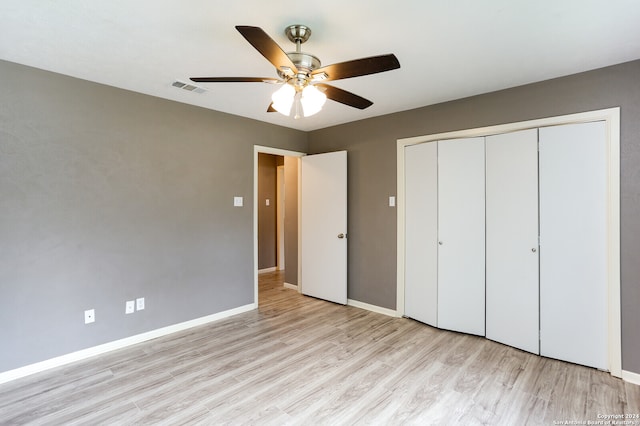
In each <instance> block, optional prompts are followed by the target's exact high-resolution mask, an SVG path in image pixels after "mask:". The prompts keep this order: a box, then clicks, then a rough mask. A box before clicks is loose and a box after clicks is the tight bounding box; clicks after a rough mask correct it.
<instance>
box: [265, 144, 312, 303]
mask: <svg viewBox="0 0 640 426" xmlns="http://www.w3.org/2000/svg"><path fill="white" fill-rule="evenodd" d="M258 154H272V155H280V156H283V157H298V158H300V157H304V156H305V155H307V154H306V153H305V152H298V151H290V150H287V149H280V148H272V147H269V146H261V145H254V146H253V303H254V305H255V306H256V308H257V307H258ZM300 171H301V168H300V161H298V274H297V275H298V292H300V291H301V290H302V282H301V269H300V263H301V256H300V254H301V250H300V238H301V233H300V224H301V223H302V221H301V208H300V198H301V190H302V188H301V185H300V184H299V183H300V175H301V173H300Z"/></svg>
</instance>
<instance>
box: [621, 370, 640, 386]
mask: <svg viewBox="0 0 640 426" xmlns="http://www.w3.org/2000/svg"><path fill="white" fill-rule="evenodd" d="M622 380H624V381H625V382H629V383H633V384H634V385H640V374H638V373H632V372H631V371H624V370H622Z"/></svg>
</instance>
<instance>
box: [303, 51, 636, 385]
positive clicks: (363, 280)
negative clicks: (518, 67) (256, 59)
mask: <svg viewBox="0 0 640 426" xmlns="http://www.w3.org/2000/svg"><path fill="white" fill-rule="evenodd" d="M373 100H374V101H375V99H373ZM616 106H620V107H621V226H622V230H621V231H622V232H621V234H622V241H621V252H622V255H621V269H622V289H621V291H622V356H623V359H622V363H623V368H624V369H625V370H627V371H632V372H636V373H640V333H639V332H638V330H640V310H638V303H640V262H638V255H639V253H640V61H634V62H629V63H626V64H621V65H618V66H613V67H608V68H603V69H599V70H594V71H591V72H586V73H581V74H577V75H573V76H568V77H564V78H558V79H554V80H549V81H545V82H540V83H535V84H530V85H526V86H521V87H516V88H512V89H508V90H503V91H499V92H494V93H488V94H484V95H480V96H474V97H471V98H466V99H461V100H457V101H453V102H447V103H443V104H438V105H433V106H428V107H424V108H419V109H415V110H411V111H405V112H402V113H397V114H391V115H387V116H383V117H378V118H372V119H368V120H363V121H360V122H355V123H350V124H345V125H341V126H336V127H332V128H327V129H323V130H317V131H314V132H311V133H310V136H309V149H310V153H320V152H326V151H335V150H341V149H347V150H348V151H349V160H348V161H349V163H348V167H349V178H348V189H349V205H348V208H349V253H348V255H349V284H348V294H349V298H351V299H355V300H359V301H362V302H366V303H371V304H373V305H378V306H382V307H386V308H390V309H395V306H396V211H395V209H393V208H390V207H388V196H389V195H393V194H395V191H396V140H397V139H399V138H406V137H411V136H420V135H428V134H433V133H439V132H445V131H453V130H462V129H470V128H475V127H482V126H489V125H495V124H504V123H509V122H515V121H523V120H530V119H536V118H542V117H549V116H556V115H563V114H570V113H576V112H582V111H589V110H595V109H602V108H609V107H616Z"/></svg>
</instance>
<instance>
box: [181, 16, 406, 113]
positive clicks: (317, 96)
mask: <svg viewBox="0 0 640 426" xmlns="http://www.w3.org/2000/svg"><path fill="white" fill-rule="evenodd" d="M236 29H237V30H238V32H240V34H242V36H243V37H244V38H245V39H246V40H247V41H248V42H249V43H250V44H251V45H252V46H253V47H254V48H255V49H256V50H257V51H258V52H260V53H261V54H262V56H264V57H265V58H266V59H267V60H268V61H269V62H271V64H272V65H274V66H275V68H276V72H277V74H278V77H279V78H278V79H274V78H268V77H264V78H262V77H192V78H191V80H192V81H194V82H201V83H229V82H236V83H247V82H250V83H253V82H265V83H279V84H281V85H282V87H280V88H279V89H278V90H276V91H275V92H274V93H273V95H272V97H271V100H272V103H271V104H270V105H269V108H268V109H267V111H268V112H272V111H278V112H280V113H281V114H284V115H287V116H290V115H292V114H293V117H294V118H296V119H297V118H300V117H309V116H311V115H313V114H316V113H318V112H319V111H320V110H321V109H322V107H323V105H324V103H325V102H326V100H327V98H328V99H331V100H333V101H336V102H339V103H342V104H344V105H348V106H351V107H354V108H358V109H365V108H368V107H369V106H371V105H373V102H371V101H369V100H368V99H365V98H363V97H361V96H358V95H356V94H353V93H351V92H348V91H346V90H343V89H339V88H337V87H335V86H331V85H328V84H325V83H321V82H323V81H331V80H339V79H344V78H351V77H359V76H363V75H368V74H375V73H379V72H384V71H390V70H393V69H397V68H400V63H399V62H398V59H397V58H396V57H395V55H393V54H387V55H380V56H372V57H368V58H362V59H356V60H353V61H347V62H341V63H338V64H333V65H328V66H325V67H322V66H321V62H320V59H318V57H316V56H314V55H311V54H309V53H304V52H302V50H301V46H302V43H304V42H306V41H307V40H309V37H310V36H311V29H310V28H309V27H307V26H306V25H290V26H288V27H287V28H285V31H284V32H285V34H286V36H287V38H288V39H289V40H290V41H291V42H293V43H295V44H296V50H295V52H288V53H285V52H284V51H283V50H282V49H281V48H280V46H278V44H277V43H276V42H275V41H273V39H271V37H269V36H268V35H267V33H265V32H264V31H263V30H262V29H261V28H259V27H250V26H242V25H239V26H236Z"/></svg>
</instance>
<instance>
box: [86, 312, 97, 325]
mask: <svg viewBox="0 0 640 426" xmlns="http://www.w3.org/2000/svg"><path fill="white" fill-rule="evenodd" d="M95 321H96V311H95V309H87V310H86V311H84V323H85V324H90V323H92V322H95Z"/></svg>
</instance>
